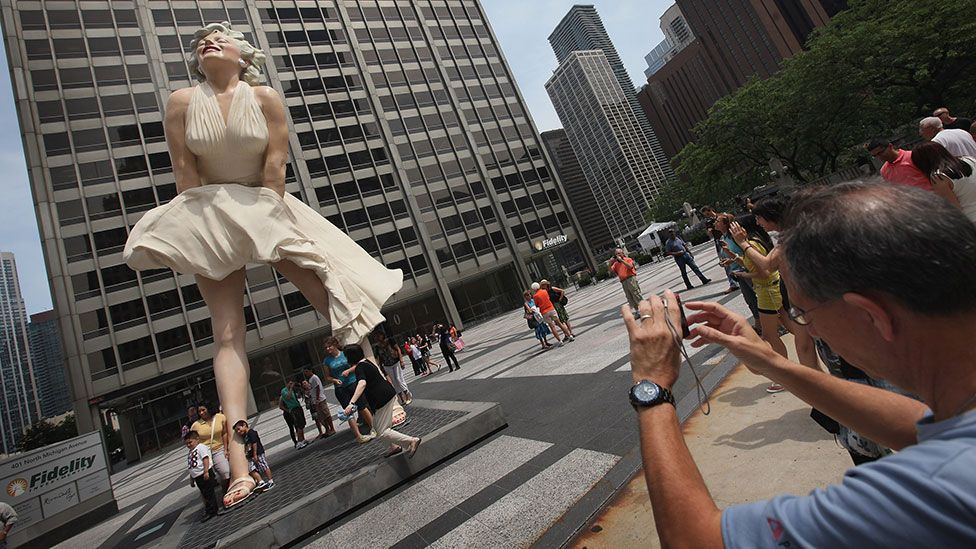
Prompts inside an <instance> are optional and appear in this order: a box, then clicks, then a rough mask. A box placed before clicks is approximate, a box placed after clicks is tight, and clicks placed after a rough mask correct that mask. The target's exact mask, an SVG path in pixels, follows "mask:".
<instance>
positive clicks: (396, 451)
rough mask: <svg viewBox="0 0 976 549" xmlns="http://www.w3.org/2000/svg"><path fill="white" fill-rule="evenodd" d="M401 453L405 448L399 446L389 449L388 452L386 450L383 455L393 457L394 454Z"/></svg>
mask: <svg viewBox="0 0 976 549" xmlns="http://www.w3.org/2000/svg"><path fill="white" fill-rule="evenodd" d="M400 453H403V448H401V447H399V446H397V447H396V449H393V450H389V451H388V452H386V453H385V454H383V457H393V456H395V455H397V454H400Z"/></svg>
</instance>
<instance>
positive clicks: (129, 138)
mask: <svg viewBox="0 0 976 549" xmlns="http://www.w3.org/2000/svg"><path fill="white" fill-rule="evenodd" d="M68 133H69V132H59V133H48V134H45V135H44V149H45V151H46V152H47V155H48V156H57V155H59V154H70V153H71V151H72V147H73V149H74V152H75V153H81V152H90V151H99V150H104V149H105V148H106V147H107V145H108V144H111V145H112V147H127V146H130V145H138V144H140V143H142V142H145V143H155V142H159V141H164V140H165V139H166V136H165V135H164V133H163V123H162V122H143V123H142V124H124V125H121V126H108V127H97V128H90V129H87V130H72V131H71V132H70V134H71V138H70V139H69V138H68Z"/></svg>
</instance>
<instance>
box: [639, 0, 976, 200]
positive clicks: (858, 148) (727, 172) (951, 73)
mask: <svg viewBox="0 0 976 549" xmlns="http://www.w3.org/2000/svg"><path fill="white" fill-rule="evenodd" d="M849 4H850V7H849V9H848V10H846V11H843V12H841V13H839V14H838V15H837V16H836V17H834V18H833V19H832V20H831V22H830V23H829V24H828V25H826V26H824V27H823V28H820V29H818V30H817V31H815V32H814V33H813V35H812V36H811V38H810V40H809V42H808V44H807V50H806V51H803V52H801V53H799V54H797V55H796V56H794V57H793V58H791V59H788V60H786V61H785V62H784V63H783V66H782V68H781V70H780V71H779V72H777V73H776V74H775V75H773V76H771V77H770V78H766V79H759V78H754V79H752V80H750V81H749V82H748V83H746V85H744V86H743V87H742V88H740V89H739V90H738V91H736V92H735V93H733V94H732V95H729V96H727V97H725V98H722V99H721V100H719V101H718V102H716V103H715V105H713V106H712V108H711V109H710V110H709V116H708V118H706V119H705V120H703V121H702V122H701V123H700V124H699V125H698V126H696V128H695V134H696V136H697V139H696V141H695V142H694V143H691V144H689V145H687V146H685V148H684V149H682V150H681V152H680V153H679V154H678V156H677V157H676V159H675V163H676V173H677V175H678V179H679V181H678V182H677V183H676V184H675V185H673V186H672V188H671V189H668V191H667V192H665V193H662V198H661V199H659V205H658V206H656V207H655V208H654V210H653V211H652V212H651V213H652V214H653V215H654V217H655V218H658V219H665V218H666V217H665V216H663V215H661V214H663V213H664V212H666V211H669V210H670V211H673V209H674V207H675V204H677V207H680V204H681V202H684V201H688V202H691V203H693V204H701V203H703V202H714V201H719V200H724V199H728V198H730V197H732V196H735V195H737V194H740V193H742V192H743V191H746V190H748V189H749V188H751V187H754V186H756V185H761V184H763V183H766V182H768V179H769V177H768V172H769V162H770V160H771V159H777V160H779V161H780V162H781V163H783V164H784V165H786V166H788V167H789V169H790V175H791V176H792V177H793V178H794V179H795V180H796V181H797V182H799V183H805V182H808V181H812V180H814V179H817V178H819V177H821V176H824V175H827V174H830V173H833V172H836V171H837V170H839V169H841V168H843V167H845V166H847V165H850V164H852V163H854V162H855V161H856V160H858V159H859V158H863V157H864V155H865V153H864V151H863V149H862V144H863V143H864V142H866V141H867V140H868V139H870V138H871V137H873V136H875V135H888V136H890V134H891V132H892V131H893V129H894V128H899V127H903V126H905V125H906V123H912V122H913V121H914V120H917V119H918V118H920V117H922V116H928V115H929V114H930V113H931V111H932V110H933V109H935V108H936V107H939V106H943V105H946V106H950V107H951V110H953V112H957V111H958V112H960V113H963V114H969V113H971V112H972V111H971V109H972V108H973V107H974V106H976V71H974V69H976V56H974V55H972V51H973V48H972V46H971V45H970V36H972V35H973V33H974V32H976V21H974V19H973V17H972V12H973V8H974V7H976V6H974V3H973V2H972V1H971V0H851V1H850V3H849Z"/></svg>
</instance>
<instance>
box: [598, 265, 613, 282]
mask: <svg viewBox="0 0 976 549" xmlns="http://www.w3.org/2000/svg"><path fill="white" fill-rule="evenodd" d="M608 278H610V268H609V267H607V265H606V263H601V264H600V266H599V267H597V269H596V279H597V281H598V282H599V281H601V280H606V279H608Z"/></svg>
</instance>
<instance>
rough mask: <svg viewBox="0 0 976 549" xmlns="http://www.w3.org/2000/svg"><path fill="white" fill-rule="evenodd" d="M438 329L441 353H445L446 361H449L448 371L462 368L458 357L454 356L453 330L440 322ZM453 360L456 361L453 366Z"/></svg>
mask: <svg viewBox="0 0 976 549" xmlns="http://www.w3.org/2000/svg"><path fill="white" fill-rule="evenodd" d="M436 330H437V332H436V333H437V337H438V338H439V339H440V346H441V354H442V355H444V362H446V363H447V371H449V372H453V371H454V370H460V369H461V365H460V364H458V359H457V357H456V356H454V343H453V342H452V341H451V332H449V331H448V330H447V326H444V325H443V324H438V325H437V327H436ZM452 362H453V363H454V364H453V366H452V365H451V363H452Z"/></svg>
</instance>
